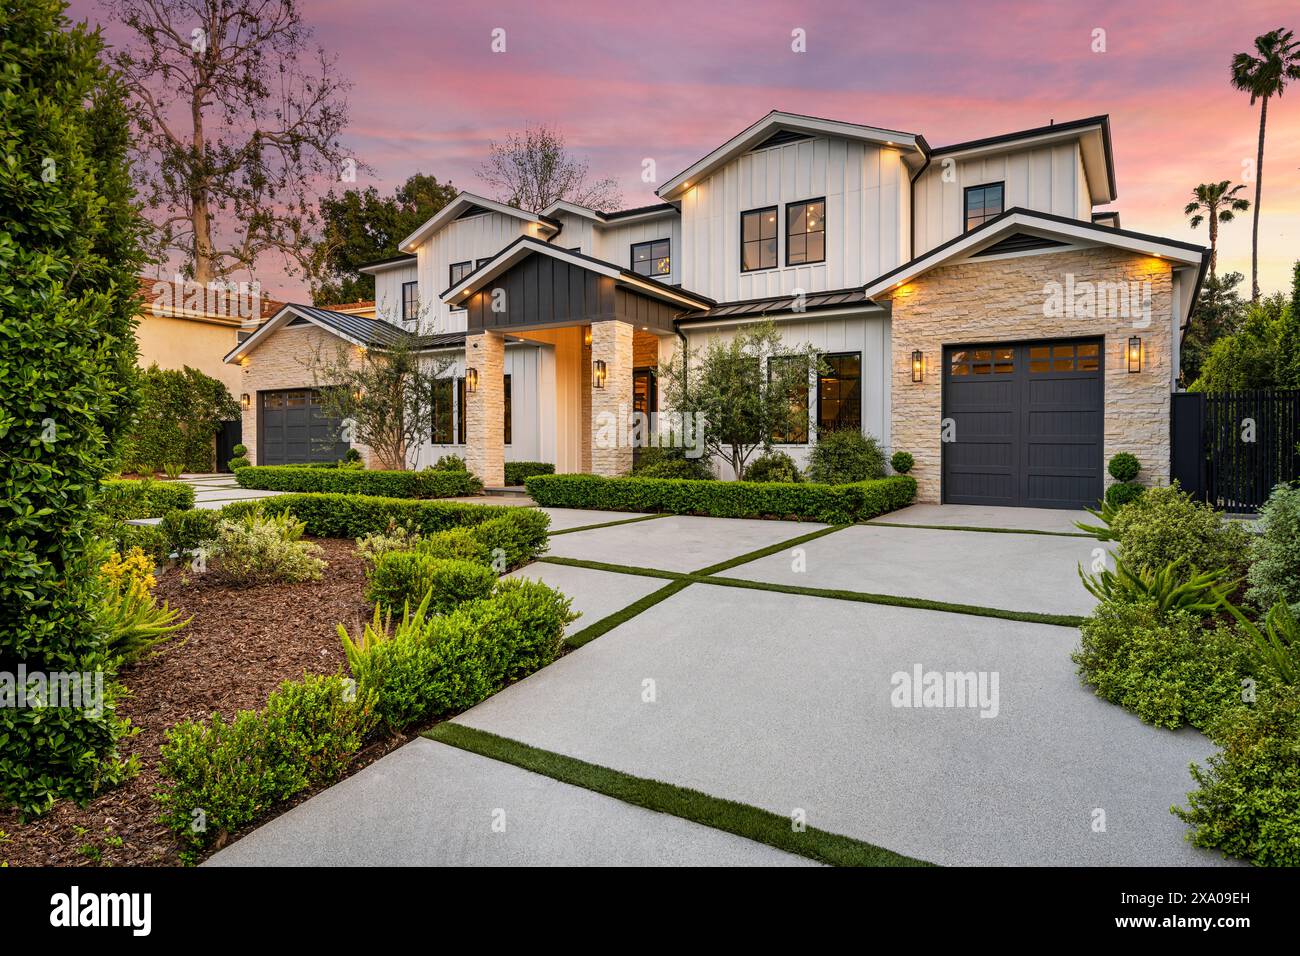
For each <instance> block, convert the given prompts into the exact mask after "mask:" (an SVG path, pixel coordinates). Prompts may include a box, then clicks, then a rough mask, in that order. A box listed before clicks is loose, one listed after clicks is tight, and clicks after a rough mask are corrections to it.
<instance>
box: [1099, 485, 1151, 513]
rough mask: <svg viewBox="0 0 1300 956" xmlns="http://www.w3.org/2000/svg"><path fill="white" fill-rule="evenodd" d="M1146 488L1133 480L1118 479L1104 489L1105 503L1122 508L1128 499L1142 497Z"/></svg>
mask: <svg viewBox="0 0 1300 956" xmlns="http://www.w3.org/2000/svg"><path fill="white" fill-rule="evenodd" d="M1145 491H1146V488H1145V487H1143V486H1142V485H1139V484H1138V483H1137V482H1135V481H1120V482H1116V483H1115V484H1113V485H1111V486H1110V487H1109V488H1107V489H1106V503H1107V504H1108V505H1110V506H1111V507H1113V508H1122V507H1124V506H1125V505H1126V504H1128V503H1129V502H1130V501H1137V500H1138V499H1139V498H1141V497H1142V494H1143V492H1145Z"/></svg>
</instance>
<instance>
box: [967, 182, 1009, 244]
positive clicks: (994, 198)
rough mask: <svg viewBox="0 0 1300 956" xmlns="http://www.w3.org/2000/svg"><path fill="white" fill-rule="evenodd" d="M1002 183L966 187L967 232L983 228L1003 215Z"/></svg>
mask: <svg viewBox="0 0 1300 956" xmlns="http://www.w3.org/2000/svg"><path fill="white" fill-rule="evenodd" d="M1004 192H1005V190H1004V189H1003V184H1002V183H987V184H985V185H983V186H968V187H966V231H967V232H970V231H971V230H972V229H974V228H975V227H976V226H982V225H983V224H984V223H986V222H988V221H989V220H990V219H992V218H994V217H995V216H1000V215H1002V207H1003V202H1002V197H1003V193H1004Z"/></svg>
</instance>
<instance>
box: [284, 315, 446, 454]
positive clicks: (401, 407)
mask: <svg viewBox="0 0 1300 956" xmlns="http://www.w3.org/2000/svg"><path fill="white" fill-rule="evenodd" d="M358 352H359V354H358ZM454 364H455V363H454V361H453V360H452V359H449V358H443V357H435V356H430V355H427V354H422V353H420V352H418V351H416V349H415V348H414V346H413V345H412V343H411V342H410V340H404V341H402V342H399V343H398V344H395V345H391V346H385V347H384V348H382V349H378V348H375V349H366V350H358V349H356V348H355V347H351V346H343V345H341V346H339V348H338V349H337V350H336V351H335V353H334V354H333V355H332V356H323V355H322V354H321V353H320V352H319V351H317V352H316V353H315V354H314V355H313V356H312V357H311V358H310V359H308V361H307V366H308V368H309V369H310V370H311V373H312V380H313V384H315V385H316V387H317V388H318V389H319V390H320V405H321V408H322V410H323V411H324V413H325V414H326V415H328V416H332V417H335V418H341V419H343V420H344V421H345V422H347V423H348V424H349V426H350V430H351V435H350V436H349V440H351V441H355V442H358V443H360V444H362V445H366V446H367V447H369V448H370V450H371V452H372V453H373V455H374V459H373V463H375V464H377V465H378V467H381V468H407V467H409V466H410V464H411V463H410V461H409V460H408V457H407V456H408V454H409V452H410V451H411V450H413V449H414V448H415V447H416V446H417V445H418V444H419V443H420V442H421V441H423V440H425V439H427V438H428V437H429V436H430V435H431V434H432V433H433V430H434V425H435V423H436V422H437V421H438V420H439V418H440V417H441V416H443V415H445V412H446V410H447V409H448V408H449V407H450V405H449V399H450V394H451V391H450V388H449V383H450V382H451V379H450V378H448V377H447V372H448V370H449V369H451V367H452V366H453V365H454Z"/></svg>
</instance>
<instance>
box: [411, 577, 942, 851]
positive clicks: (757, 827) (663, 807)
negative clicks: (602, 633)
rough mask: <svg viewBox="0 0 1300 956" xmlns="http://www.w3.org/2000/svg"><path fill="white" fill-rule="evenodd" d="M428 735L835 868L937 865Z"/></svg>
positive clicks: (726, 805)
mask: <svg viewBox="0 0 1300 956" xmlns="http://www.w3.org/2000/svg"><path fill="white" fill-rule="evenodd" d="M682 586H683V587H684V586H685V584H683V585H682ZM670 587H671V585H670ZM424 736H426V737H428V738H429V739H430V740H435V741H437V742H438V743H443V744H447V745H448V746H450V747H457V748H459V749H461V750H467V751H469V752H470V753H476V754H478V755H479V756H482V757H488V758H490V759H492V760H499V761H501V762H502V763H508V764H511V765H512V766H515V767H520V768H522V769H524V770H528V771H531V772H532V773H536V774H540V775H542V776H544V777H550V778H551V779H552V780H558V781H560V782H561V783H567V784H570V785H572V786H575V787H582V788H583V789H584V790H591V791H592V792H594V793H600V794H603V795H605V796H607V797H613V798H614V799H615V800H621V801H622V802H624V803H630V804H632V805H633V806H638V807H644V808H645V809H647V810H654V811H656V812H658V813H667V814H669V815H671V816H674V817H679V818H680V819H683V820H689V821H691V822H692V823H698V824H700V825H701V826H706V827H711V828H713V829H714V830H722V831H724V832H726V833H734V834H735V835H736V836H740V837H744V838H745V839H747V840H753V841H754V842H756V843H762V844H765V845H767V846H770V847H775V848H776V849H778V850H784V851H785V852H787V853H793V854H796V855H797V856H802V857H807V858H808V859H810V860H817V861H818V862H821V863H827V864H830V865H832V866H932V865H933V864H930V863H925V862H923V861H921V860H916V859H913V858H911V857H907V856H903V855H902V854H899V853H895V852H893V851H892V850H886V849H884V848H883V847H878V846H875V845H873V844H871V843H865V842H863V841H861V840H855V839H853V838H852V837H846V836H841V835H839V834H837V833H830V832H828V831H826V830H818V829H816V828H815V827H807V828H805V829H803V830H796V829H795V828H794V826H793V825H792V824H791V820H790V818H789V817H783V816H780V815H779V814H776V813H772V812H771V811H768V810H761V809H759V808H758V807H753V806H750V805H748V804H745V803H737V802H735V801H734V800H723V799H721V798H719V797H711V796H709V795H708V794H707V793H701V792H700V791H698V790H691V789H689V788H687V787H678V786H675V785H673V784H670V783H663V782H661V781H658V780H650V779H648V778H646V777H636V776H633V775H632V774H628V773H623V772H621V771H618V770H611V769H610V768H608V767H601V766H599V765H597V764H593V763H587V762H586V761H584V760H578V759H577V758H575V757H567V756H565V755H564V754H557V753H554V752H552V751H549V750H540V749H538V748H537V747H530V746H529V745H528V744H524V743H520V742H519V741H517V740H511V739H509V738H507V737H498V736H497V735H496V734H490V733H488V732H486V731H483V730H477V729H475V728H473V727H466V726H464V725H463V724H456V723H452V722H451V721H447V722H445V723H441V724H439V725H438V726H436V727H434V728H432V729H431V730H428V731H426V732H425V734H424Z"/></svg>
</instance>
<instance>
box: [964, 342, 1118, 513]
mask: <svg viewBox="0 0 1300 956" xmlns="http://www.w3.org/2000/svg"><path fill="white" fill-rule="evenodd" d="M1103 405H1104V400H1103V392H1102V342H1101V340H1100V339H1080V340H1070V341H1050V342H1007V343H1001V344H993V345H977V346H950V347H948V348H945V349H944V368H943V407H944V418H945V419H946V421H945V422H944V425H945V426H946V427H947V428H948V430H949V434H947V435H945V436H944V437H945V441H944V443H943V500H944V501H945V502H948V503H951V504H979V505H1023V506H1028V507H1037V508H1083V507H1093V506H1094V505H1096V503H1097V501H1098V499H1099V498H1100V497H1101V494H1102V436H1103V429H1104V424H1103Z"/></svg>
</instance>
